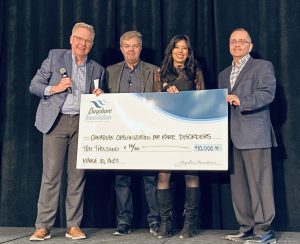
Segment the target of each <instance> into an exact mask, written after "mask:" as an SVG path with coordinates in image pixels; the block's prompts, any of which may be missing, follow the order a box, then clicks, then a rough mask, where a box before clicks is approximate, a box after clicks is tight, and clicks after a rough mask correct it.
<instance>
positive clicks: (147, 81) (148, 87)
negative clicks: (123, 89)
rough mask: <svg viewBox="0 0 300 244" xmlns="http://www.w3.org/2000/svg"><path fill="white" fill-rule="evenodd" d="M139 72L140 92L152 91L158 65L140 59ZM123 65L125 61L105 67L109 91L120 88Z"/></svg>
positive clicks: (115, 91)
mask: <svg viewBox="0 0 300 244" xmlns="http://www.w3.org/2000/svg"><path fill="white" fill-rule="evenodd" d="M140 65H141V74H142V92H153V91H154V76H155V72H156V71H157V70H158V67H157V66H155V65H152V64H149V63H146V62H144V61H141V64H140ZM124 67H125V62H124V61H122V62H120V63H117V64H114V65H111V66H108V67H107V69H106V82H107V89H108V92H109V93H118V92H119V90H120V81H121V75H122V71H123V69H124Z"/></svg>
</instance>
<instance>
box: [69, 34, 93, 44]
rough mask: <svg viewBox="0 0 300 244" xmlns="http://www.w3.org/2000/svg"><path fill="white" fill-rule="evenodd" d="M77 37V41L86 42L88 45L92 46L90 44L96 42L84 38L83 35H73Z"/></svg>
mask: <svg viewBox="0 0 300 244" xmlns="http://www.w3.org/2000/svg"><path fill="white" fill-rule="evenodd" d="M73 37H74V38H75V39H76V41H77V42H79V43H84V44H86V45H88V46H90V45H92V44H93V43H94V42H93V41H91V40H86V39H84V38H82V37H80V36H73Z"/></svg>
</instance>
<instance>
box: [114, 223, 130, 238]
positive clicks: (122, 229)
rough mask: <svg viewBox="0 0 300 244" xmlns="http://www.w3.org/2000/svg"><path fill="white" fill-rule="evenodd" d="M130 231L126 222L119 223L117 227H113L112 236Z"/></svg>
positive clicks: (122, 234)
mask: <svg viewBox="0 0 300 244" xmlns="http://www.w3.org/2000/svg"><path fill="white" fill-rule="evenodd" d="M130 232H131V230H130V227H129V225H126V224H120V225H118V228H117V229H115V231H114V233H113V235H114V236H124V235H127V234H129V233H130Z"/></svg>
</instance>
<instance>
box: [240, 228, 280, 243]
mask: <svg viewBox="0 0 300 244" xmlns="http://www.w3.org/2000/svg"><path fill="white" fill-rule="evenodd" d="M250 243H263V244H275V243H276V237H275V232H274V231H273V230H271V231H268V232H266V233H265V234H262V235H255V236H253V237H252V238H250V239H248V240H246V241H245V242H244V244H250Z"/></svg>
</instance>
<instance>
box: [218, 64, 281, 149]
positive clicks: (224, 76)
mask: <svg viewBox="0 0 300 244" xmlns="http://www.w3.org/2000/svg"><path fill="white" fill-rule="evenodd" d="M231 69H232V66H229V67H227V68H226V69H225V70H223V71H222V72H221V73H220V74H219V79H218V86H219V88H227V89H228V92H229V93H231V94H235V95H237V96H238V97H239V99H240V102H241V106H240V107H236V106H230V136H231V140H232V142H233V144H234V146H235V147H236V148H238V149H255V148H270V147H272V146H277V142H276V138H275V133H274V130H273V127H272V124H271V119H270V110H269V105H270V103H271V102H272V101H273V100H274V97H275V90H276V79H275V75H274V70H273V65H272V63H271V62H268V61H265V60H261V59H253V58H250V59H249V60H248V62H247V63H246V64H245V66H244V68H243V69H242V70H241V73H240V74H239V76H238V78H237V80H236V82H235V85H234V87H233V88H232V89H231V88H230V73H231Z"/></svg>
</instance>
